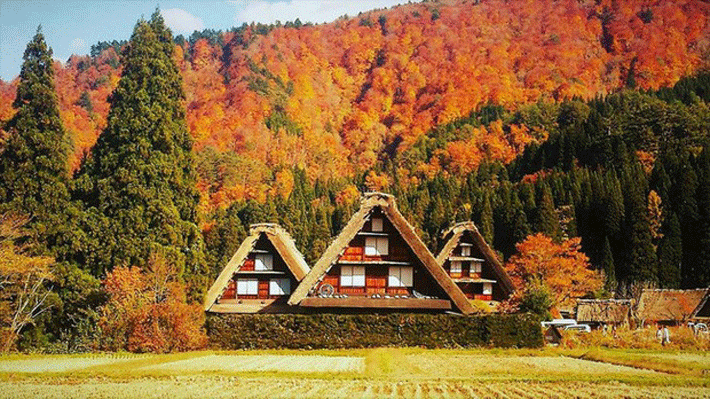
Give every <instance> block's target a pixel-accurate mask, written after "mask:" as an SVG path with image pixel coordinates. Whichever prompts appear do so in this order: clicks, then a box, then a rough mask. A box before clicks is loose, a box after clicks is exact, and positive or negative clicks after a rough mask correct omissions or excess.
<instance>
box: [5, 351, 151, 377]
mask: <svg viewBox="0 0 710 399" xmlns="http://www.w3.org/2000/svg"><path fill="white" fill-rule="evenodd" d="M136 359H139V357H137V356H124V357H117V356H111V355H106V356H90V357H47V358H44V359H19V360H4V361H0V373H3V372H4V373H58V372H65V371H74V370H80V369H85V368H88V367H95V366H101V365H108V364H115V363H122V362H127V361H133V360H136Z"/></svg>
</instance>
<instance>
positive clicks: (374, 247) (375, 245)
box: [365, 237, 389, 256]
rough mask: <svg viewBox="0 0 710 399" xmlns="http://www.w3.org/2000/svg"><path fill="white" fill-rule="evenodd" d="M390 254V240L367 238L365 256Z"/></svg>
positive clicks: (385, 238)
mask: <svg viewBox="0 0 710 399" xmlns="http://www.w3.org/2000/svg"><path fill="white" fill-rule="evenodd" d="M387 254H389V240H388V239H387V237H366V238H365V255H367V256H379V255H387Z"/></svg>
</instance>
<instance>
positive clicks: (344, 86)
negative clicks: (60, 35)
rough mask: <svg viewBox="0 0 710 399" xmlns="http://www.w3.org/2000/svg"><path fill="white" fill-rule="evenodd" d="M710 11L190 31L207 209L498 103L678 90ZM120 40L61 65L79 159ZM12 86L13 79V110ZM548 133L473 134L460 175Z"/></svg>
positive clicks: (593, 6)
mask: <svg viewBox="0 0 710 399" xmlns="http://www.w3.org/2000/svg"><path fill="white" fill-rule="evenodd" d="M709 15H710V5H709V4H708V3H707V2H703V1H698V0H696V1H678V2H665V1H646V0H644V1H624V2H617V1H609V0H607V1H576V0H565V1H535V2H528V1H512V2H509V1H497V0H490V1H480V2H479V1H471V0H469V1H430V2H423V3H415V4H407V5H402V6H398V7H394V8H392V9H389V10H375V11H371V12H367V13H363V14H361V15H358V16H356V17H347V18H346V17H343V18H341V19H339V20H337V21H335V22H333V23H330V24H322V25H315V26H314V25H303V24H301V23H300V22H299V21H296V22H295V23H292V22H289V23H287V24H285V25H281V24H279V25H275V26H273V25H271V26H266V25H254V24H252V25H245V26H242V27H239V28H235V29H232V30H231V31H228V32H215V31H209V30H208V31H204V32H201V33H195V34H193V35H192V36H191V37H190V38H189V40H185V39H183V38H181V37H178V38H176V45H177V49H176V52H175V56H176V57H177V61H178V65H179V68H180V70H181V72H182V75H183V80H184V82H185V91H186V95H187V109H188V113H187V122H188V128H189V131H190V133H191V134H192V136H193V137H194V139H195V141H196V147H195V148H196V150H197V152H198V153H201V158H202V163H203V164H204V165H203V167H202V168H201V177H202V181H201V183H200V188H201V190H202V192H203V193H204V194H208V195H209V197H205V198H203V202H204V203H203V206H205V207H209V208H212V207H213V206H215V205H227V204H228V203H229V202H231V201H232V200H235V199H244V198H258V199H260V200H261V201H263V200H264V196H263V193H266V192H271V193H274V192H275V191H276V190H275V189H274V187H277V186H279V187H281V186H284V182H283V180H284V179H285V178H286V177H284V174H283V173H281V174H278V173H277V172H279V171H280V170H282V169H284V168H286V169H290V168H292V167H294V166H298V167H302V168H304V169H305V170H306V173H307V175H308V178H309V180H310V181H314V180H315V179H318V178H322V179H328V178H332V177H336V176H343V175H346V176H354V175H356V174H357V173H360V172H363V171H365V170H368V169H369V168H372V167H375V166H376V165H377V164H378V162H381V161H383V160H385V159H388V158H391V157H393V156H394V155H395V154H397V153H401V152H402V150H404V149H406V148H408V147H410V146H411V145H412V144H413V143H415V142H416V141H417V140H418V139H420V138H421V136H422V135H424V134H425V133H426V132H427V131H429V130H430V129H431V128H432V127H435V126H439V125H442V124H446V123H448V122H451V121H454V120H456V119H458V118H462V117H466V116H468V115H469V113H470V112H471V111H472V110H480V109H481V107H484V106H485V105H487V104H494V105H500V106H503V107H504V108H506V109H514V108H516V107H518V106H519V105H521V104H527V103H532V102H537V101H555V100H562V99H565V98H572V97H579V98H582V99H590V98H593V97H595V96H598V95H605V94H608V93H611V92H613V91H615V90H617V89H619V88H621V87H625V86H636V87H639V88H642V89H656V88H659V87H663V86H670V85H673V84H674V83H675V82H676V81H677V80H678V79H679V78H680V77H682V76H685V75H688V74H692V73H693V72H695V71H696V70H698V69H699V68H702V67H704V66H706V65H707V58H706V55H707V53H708V49H709V48H710V34H709V33H708V32H709V31H708V16H709ZM121 46H122V43H120V42H115V41H114V42H113V43H100V44H98V45H96V46H94V48H93V49H92V56H90V57H72V58H71V59H70V60H69V61H68V63H67V64H66V65H64V66H63V67H60V68H58V70H57V89H58V92H59V98H60V107H61V114H62V119H63V120H64V123H65V126H66V127H67V129H68V130H69V131H70V132H71V134H72V136H73V138H74V144H75V151H74V156H73V158H72V159H73V160H72V161H71V162H72V165H73V167H74V168H75V169H76V168H77V167H78V165H79V160H80V158H81V156H82V154H83V153H85V152H87V151H88V149H89V148H90V147H91V146H92V145H93V143H94V142H95V140H96V137H97V136H98V133H99V132H100V130H101V129H103V128H104V127H105V125H106V117H107V114H108V102H107V97H108V95H109V94H110V93H111V91H112V90H113V89H114V88H115V87H116V84H117V81H118V74H119V73H120V63H119V57H118V55H117V50H118V49H119V48H120V47H121ZM12 86H13V84H12V83H3V84H1V85H0V93H1V94H2V96H1V98H0V118H3V119H6V118H8V117H9V116H10V115H11V114H12V110H11V108H10V106H9V105H10V103H11V101H12V99H13V98H14V92H13V90H12ZM545 134H546V132H545V131H543V130H541V129H539V127H538V126H526V125H521V124H515V125H514V126H513V128H512V131H506V130H505V129H501V128H500V127H499V126H498V125H495V124H494V125H492V126H488V127H486V129H478V130H475V131H462V132H460V136H467V137H468V141H467V142H465V143H460V145H459V144H452V145H451V146H450V148H448V152H449V154H448V156H450V157H451V158H453V159H454V162H455V163H456V162H458V161H456V159H457V158H462V157H463V158H465V161H463V160H462V161H463V165H460V166H457V168H454V171H453V172H454V173H457V171H459V170H461V171H469V170H470V169H471V168H474V167H476V166H477V165H478V164H479V163H480V162H481V161H483V160H485V159H499V160H502V161H504V162H506V163H507V162H509V161H510V160H512V159H513V158H514V157H515V156H516V155H517V154H519V153H520V152H521V151H522V149H523V148H524V146H525V145H526V144H528V143H529V142H531V141H535V140H541V139H543V138H544V137H545ZM464 144H466V146H467V147H471V145H472V148H466V149H464V148H462V146H463V145H464ZM484 147H485V148H484ZM205 149H207V151H204V150H205ZM208 165H216V166H215V168H216V169H219V170H220V172H219V174H218V175H214V173H212V172H213V171H212V170H209V169H210V168H208V167H207V166H208ZM213 169H214V168H213ZM274 183H276V184H274Z"/></svg>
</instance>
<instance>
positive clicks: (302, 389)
mask: <svg viewBox="0 0 710 399" xmlns="http://www.w3.org/2000/svg"><path fill="white" fill-rule="evenodd" d="M0 397H2V398H17V399H21V398H87V397H107V398H108V397H112V398H113V397H121V398H171V399H180V398H197V397H209V398H380V397H389V398H427V397H438V398H519V397H522V398H599V397H604V398H629V397H632V398H636V397H639V398H668V399H670V398H707V397H710V388H690V387H687V388H685V387H681V388H678V387H673V388H668V387H656V386H651V387H638V386H632V385H626V384H594V383H527V382H498V383H478V382H475V381H464V382H447V381H443V382H442V381H404V382H395V381H393V382H385V381H378V380H375V381H368V380H364V381H363V380H321V379H279V378H276V379H274V378H268V379H267V378H255V379H249V378H236V377H176V378H173V379H167V380H155V379H139V380H134V381H130V382H99V381H87V382H85V383H83V384H80V385H75V384H73V383H70V382H69V383H66V384H36V383H24V382H23V383H0Z"/></svg>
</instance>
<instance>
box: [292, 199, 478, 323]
mask: <svg viewBox="0 0 710 399" xmlns="http://www.w3.org/2000/svg"><path fill="white" fill-rule="evenodd" d="M288 303H289V304H291V305H294V306H295V305H298V306H301V307H304V308H320V309H322V310H327V311H336V310H338V309H340V311H349V312H361V311H364V310H366V309H367V311H390V312H391V311H407V312H410V311H420V312H421V311H424V312H445V311H451V310H453V311H460V312H461V313H464V314H469V313H472V312H473V311H474V309H473V307H472V306H471V304H470V303H469V301H468V299H467V298H466V296H465V295H464V293H463V292H462V291H461V289H460V288H459V287H458V286H457V285H456V284H455V283H454V282H453V281H452V280H451V279H450V278H449V276H448V274H447V273H446V271H444V269H443V268H442V267H441V265H440V264H439V263H438V262H437V261H436V259H435V258H434V255H432V253H431V252H430V251H429V249H428V248H427V247H426V245H424V243H423V242H422V241H421V239H420V238H419V236H418V235H417V233H416V231H415V230H414V227H412V225H410V224H409V223H408V222H407V221H406V220H405V218H404V217H403V216H402V214H401V213H400V212H399V210H398V209H397V205H396V202H395V198H394V197H393V196H391V195H389V194H383V193H365V194H364V196H363V198H362V200H361V204H360V209H359V210H358V211H357V212H356V213H355V214H354V215H353V216H352V217H351V218H350V221H349V222H348V224H347V225H346V226H345V227H344V228H343V230H342V231H341V232H340V234H339V235H338V236H337V237H336V238H335V240H333V242H332V243H331V244H330V246H328V248H327V249H326V250H325V252H324V253H323V255H322V256H321V258H320V259H319V260H318V262H316V264H315V265H314V266H313V269H312V270H311V271H310V273H309V274H308V275H307V276H306V277H305V278H304V279H303V281H302V282H301V284H300V285H299V286H298V288H297V289H296V290H295V291H294V293H293V295H291V298H290V299H289V301H288Z"/></svg>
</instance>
